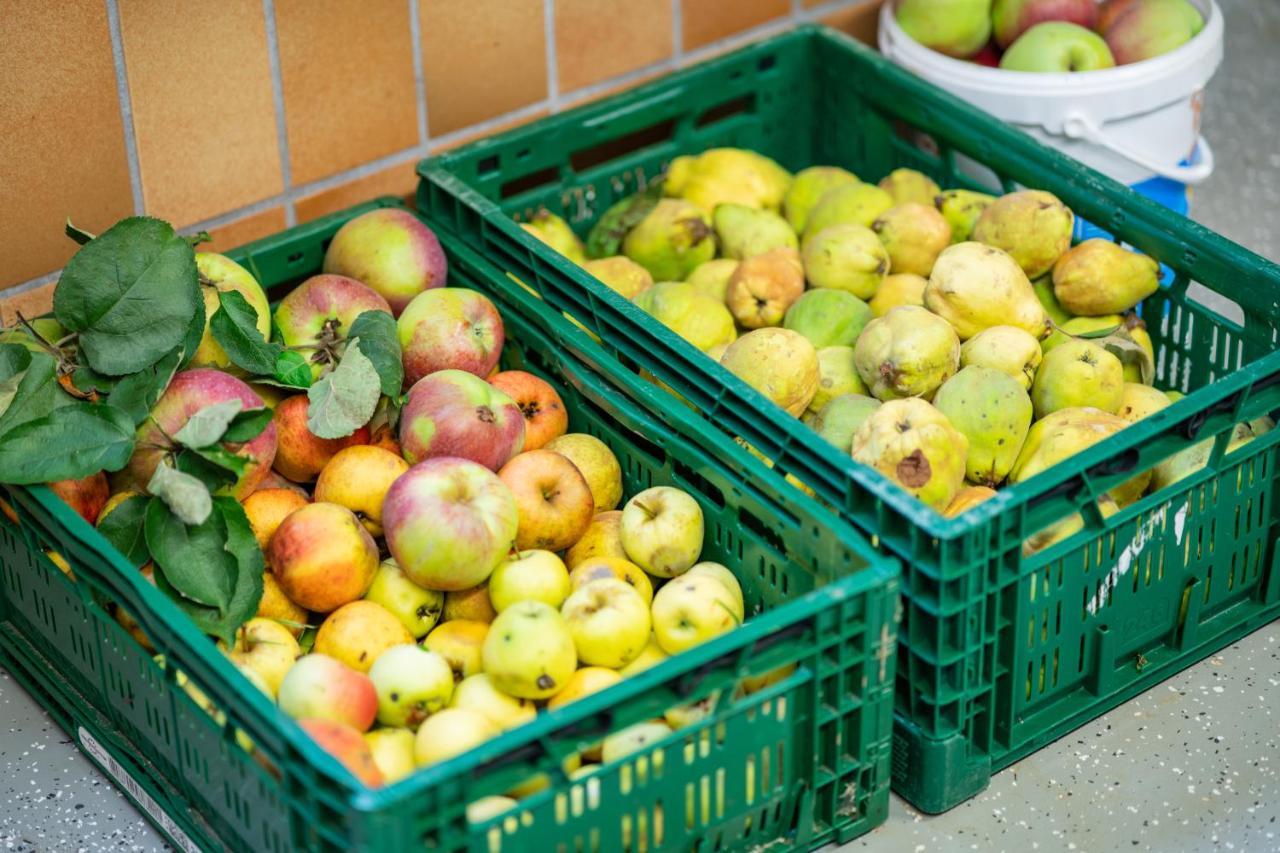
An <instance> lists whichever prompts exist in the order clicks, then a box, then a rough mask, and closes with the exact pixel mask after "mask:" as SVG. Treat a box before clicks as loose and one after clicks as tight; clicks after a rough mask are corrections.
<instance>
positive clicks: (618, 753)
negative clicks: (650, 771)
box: [601, 720, 671, 771]
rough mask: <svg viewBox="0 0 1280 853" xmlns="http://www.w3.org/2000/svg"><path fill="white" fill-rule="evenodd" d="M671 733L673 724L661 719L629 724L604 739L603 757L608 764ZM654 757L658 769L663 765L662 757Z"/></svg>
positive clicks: (655, 766)
mask: <svg viewBox="0 0 1280 853" xmlns="http://www.w3.org/2000/svg"><path fill="white" fill-rule="evenodd" d="M669 734H671V726H668V725H667V724H666V723H665V722H662V721H661V720H647V721H645V722H643V723H636V724H635V725H634V726H627V727H626V728H625V729H623V730H622V731H619V732H614V733H613V734H611V735H609V736H608V737H607V738H605V739H604V750H603V751H602V753H601V758H602V760H603V761H604V762H605V763H606V764H608V763H609V762H610V761H617V760H618V759H619V758H625V757H627V756H628V755H631V754H632V753H636V752H639V751H640V750H642V749H645V748H646V747H648V746H649V745H650V744H653V743H656V742H658V741H660V740H662V739H663V738H665V737H666V736H667V735H669ZM653 758H654V762H653V764H654V770H655V771H657V770H658V769H659V767H660V766H661V759H659V758H658V756H657V755H654V757H653Z"/></svg>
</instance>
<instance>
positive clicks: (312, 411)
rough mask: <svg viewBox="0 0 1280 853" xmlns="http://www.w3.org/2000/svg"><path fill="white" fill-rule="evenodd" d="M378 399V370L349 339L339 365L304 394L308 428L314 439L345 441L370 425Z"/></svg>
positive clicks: (356, 344)
mask: <svg viewBox="0 0 1280 853" xmlns="http://www.w3.org/2000/svg"><path fill="white" fill-rule="evenodd" d="M380 396H381V385H380V380H379V377H378V371H377V370H376V369H375V368H374V366H373V362H372V361H370V360H369V359H368V357H367V356H365V354H364V353H363V352H361V350H360V341H359V340H357V339H355V338H352V339H350V341H348V343H347V349H346V351H345V352H344V353H343V354H342V361H340V362H338V366H337V367H335V368H334V369H333V370H332V371H331V372H329V373H327V374H325V375H324V376H322V377H320V381H319V382H317V383H316V384H315V385H312V386H311V388H310V390H308V391H307V398H308V400H310V403H309V405H308V406H307V429H309V430H311V432H312V434H313V435H315V436H316V437H317V438H345V437H346V436H348V435H351V433H353V432H355V431H356V430H358V429H359V428H360V427H362V426H364V425H365V424H367V423H368V422H369V420H370V419H371V418H372V417H373V413H374V411H375V410H376V409H377V408H378V398H379V397H380Z"/></svg>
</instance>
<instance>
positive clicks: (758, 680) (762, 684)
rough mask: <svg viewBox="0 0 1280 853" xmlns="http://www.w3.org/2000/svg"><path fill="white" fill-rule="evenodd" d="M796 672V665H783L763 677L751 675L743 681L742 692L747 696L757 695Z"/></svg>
mask: <svg viewBox="0 0 1280 853" xmlns="http://www.w3.org/2000/svg"><path fill="white" fill-rule="evenodd" d="M795 671H796V665H795V664H794V663H788V664H783V665H782V666H780V667H778V668H777V669H771V670H769V671H768V672H766V673H762V674H761V675H749V676H747V677H746V678H744V679H742V681H741V682H740V683H741V685H742V692H743V693H746V694H751V693H756V692H758V691H760V690H763V689H765V688H766V687H768V686H769V685H770V684H777V683H778V682H779V681H781V680H782V679H784V678H786V677H787V676H788V675H790V674H791V673H793V672H795Z"/></svg>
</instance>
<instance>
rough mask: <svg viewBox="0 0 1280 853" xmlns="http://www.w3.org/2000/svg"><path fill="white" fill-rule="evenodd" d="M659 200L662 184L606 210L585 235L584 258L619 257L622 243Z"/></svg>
mask: <svg viewBox="0 0 1280 853" xmlns="http://www.w3.org/2000/svg"><path fill="white" fill-rule="evenodd" d="M661 198H662V181H660V180H658V181H654V182H653V183H651V184H649V186H647V187H645V188H644V189H643V190H642V191H640V192H638V193H635V194H633V195H629V196H627V197H626V198H624V199H622V200H621V201H619V202H617V203H615V204H614V205H613V206H612V207H610V208H609V209H608V210H606V211H605V212H604V213H603V214H602V215H601V216H600V219H599V221H598V222H596V224H595V226H594V227H593V228H592V229H591V233H589V234H588V235H587V244H586V248H587V257H588V258H608V257H611V256H613V255H620V254H622V241H623V239H624V238H626V236H627V232H629V231H630V230H631V229H632V228H635V227H636V226H637V225H639V224H640V220H642V219H644V218H645V217H646V216H648V215H649V211H651V210H653V209H654V208H655V207H657V205H658V200H659V199H661Z"/></svg>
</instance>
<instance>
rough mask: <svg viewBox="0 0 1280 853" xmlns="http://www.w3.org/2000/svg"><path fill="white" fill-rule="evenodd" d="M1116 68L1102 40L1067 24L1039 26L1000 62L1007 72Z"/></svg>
mask: <svg viewBox="0 0 1280 853" xmlns="http://www.w3.org/2000/svg"><path fill="white" fill-rule="evenodd" d="M1115 64H1116V61H1115V58H1114V57H1112V55H1111V48H1109V47H1107V43H1106V42H1105V41H1103V39H1102V36H1100V35H1098V34H1097V33H1095V32H1093V31H1092V30H1086V29H1085V28H1084V27H1082V26H1080V25H1079V24H1069V23H1067V22H1065V21H1049V22H1046V23H1043V24H1036V25H1035V26H1034V27H1032V28H1031V29H1029V30H1027V31H1026V32H1025V33H1023V34H1022V35H1021V36H1019V37H1018V40H1017V41H1015V42H1014V43H1013V44H1012V45H1011V46H1010V47H1009V49H1008V50H1007V51H1005V54H1004V56H1003V57H1001V58H1000V67H1001V68H1003V69H1005V70H1006V71H1053V72H1062V71H1097V70H1099V69H1102V68H1112V67H1114V66H1115Z"/></svg>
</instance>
